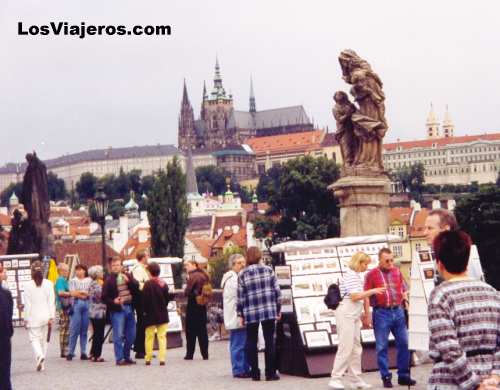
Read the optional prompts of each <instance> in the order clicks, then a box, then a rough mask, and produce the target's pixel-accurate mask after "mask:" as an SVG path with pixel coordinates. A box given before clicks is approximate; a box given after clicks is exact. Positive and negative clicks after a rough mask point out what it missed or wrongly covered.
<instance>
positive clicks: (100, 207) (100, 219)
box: [94, 187, 109, 274]
mask: <svg viewBox="0 0 500 390" xmlns="http://www.w3.org/2000/svg"><path fill="white" fill-rule="evenodd" d="M108 206H109V199H108V197H107V196H106V194H105V193H104V190H103V188H102V187H99V188H97V192H96V194H95V198H94V208H95V213H96V222H97V223H98V224H99V225H100V226H101V239H102V242H101V245H102V259H101V260H102V269H103V271H104V273H105V274H106V273H107V272H106V268H107V267H106V214H107V213H108Z"/></svg>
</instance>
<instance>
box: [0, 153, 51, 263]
mask: <svg viewBox="0 0 500 390" xmlns="http://www.w3.org/2000/svg"><path fill="white" fill-rule="evenodd" d="M26 161H27V162H28V166H27V168H26V172H25V174H24V179H23V196H22V199H21V202H22V203H23V205H24V208H25V210H26V212H27V217H26V216H23V215H22V213H21V212H20V211H19V210H16V211H15V212H14V217H13V219H12V231H11V235H10V238H9V245H8V248H7V253H8V254H21V253H39V254H40V257H44V256H51V255H53V250H52V248H51V245H50V240H49V236H50V224H49V216H50V200H49V191H48V184H47V167H46V166H45V164H44V163H43V162H42V161H40V159H39V158H38V157H37V155H36V153H35V152H33V153H28V154H27V155H26Z"/></svg>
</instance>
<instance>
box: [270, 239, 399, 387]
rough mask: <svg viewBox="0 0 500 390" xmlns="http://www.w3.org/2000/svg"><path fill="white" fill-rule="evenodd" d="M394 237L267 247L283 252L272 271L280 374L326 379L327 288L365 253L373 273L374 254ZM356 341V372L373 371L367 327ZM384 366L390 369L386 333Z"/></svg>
mask: <svg viewBox="0 0 500 390" xmlns="http://www.w3.org/2000/svg"><path fill="white" fill-rule="evenodd" d="M396 239H398V238H397V237H396V236H390V235H373V236H359V237H346V238H335V239H327V240H320V241H307V242H305V241H293V242H287V243H282V244H278V245H275V246H273V247H272V248H271V251H272V252H274V253H276V252H283V253H284V258H285V265H280V266H276V267H275V272H276V276H277V278H278V282H279V284H280V286H281V291H282V313H283V315H282V318H281V320H280V321H279V322H278V326H277V340H276V350H277V361H278V363H277V364H278V369H279V371H280V372H282V373H284V374H289V375H298V376H309V377H317V376H327V375H330V373H331V370H332V367H333V361H334V359H335V354H336V351H337V346H338V343H339V340H338V335H337V330H336V318H335V312H334V311H333V310H330V309H328V308H327V307H326V305H325V304H324V302H323V299H324V296H325V295H326V292H327V290H328V287H329V286H330V284H332V283H338V281H339V280H340V279H341V278H342V275H343V273H345V272H346V271H347V264H348V262H349V260H350V258H351V257H352V255H354V254H355V253H357V252H364V253H366V254H368V255H369V256H370V257H371V258H372V262H371V264H370V267H369V269H373V268H374V267H376V265H377V263H378V259H377V255H378V251H379V250H380V249H381V248H384V247H388V246H389V242H391V241H392V240H396ZM287 269H288V272H287ZM363 277H364V275H363ZM287 284H288V285H287ZM361 340H362V345H363V355H362V370H363V371H373V370H376V369H377V355H376V351H375V335H374V333H373V329H363V330H362V331H361ZM389 366H390V367H391V368H394V367H395V366H396V351H395V346H394V338H393V337H392V335H391V336H390V343H389Z"/></svg>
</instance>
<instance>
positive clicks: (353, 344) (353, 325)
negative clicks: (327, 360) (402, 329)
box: [328, 252, 385, 390]
mask: <svg viewBox="0 0 500 390" xmlns="http://www.w3.org/2000/svg"><path fill="white" fill-rule="evenodd" d="M370 261H371V259H370V256H368V255H367V254H365V253H363V252H358V253H356V254H354V255H353V256H352V258H351V260H350V261H349V264H348V266H349V269H348V270H347V272H346V273H345V274H344V276H343V277H342V279H341V280H340V284H339V289H340V303H339V304H338V308H337V310H336V312H335V317H336V319H337V334H338V337H339V346H338V349H337V354H336V355H335V361H334V364H333V370H332V374H331V379H330V382H329V383H328V386H329V387H330V388H332V389H338V390H341V389H344V388H345V387H344V385H343V383H342V381H341V380H342V377H343V375H344V374H345V373H346V371H349V373H350V375H351V377H352V379H353V381H352V383H351V387H352V388H354V389H369V388H371V387H372V386H371V385H370V384H368V383H366V382H365V381H363V379H361V353H362V347H361V318H362V315H361V313H362V311H363V307H364V314H363V323H364V324H365V325H369V318H370V317H369V313H370V309H369V304H368V297H370V296H372V295H375V294H383V293H384V292H385V287H379V288H372V289H370V290H367V291H363V280H362V278H361V273H362V272H365V271H366V270H367V268H368V264H370ZM329 292H330V288H329ZM337 301H338V299H337ZM335 303H337V302H335Z"/></svg>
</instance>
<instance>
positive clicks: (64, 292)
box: [55, 263, 72, 358]
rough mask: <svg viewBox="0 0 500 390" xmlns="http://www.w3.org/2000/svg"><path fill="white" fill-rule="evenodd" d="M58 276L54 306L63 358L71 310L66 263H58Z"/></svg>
mask: <svg viewBox="0 0 500 390" xmlns="http://www.w3.org/2000/svg"><path fill="white" fill-rule="evenodd" d="M57 271H58V274H59V276H58V278H57V280H56V284H55V290H56V308H57V312H58V314H59V347H60V349H61V357H62V358H65V357H66V355H67V354H68V345H69V318H70V311H71V301H72V299H71V294H70V292H69V283H68V275H69V266H68V264H66V263H59V265H58V266H57Z"/></svg>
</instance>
